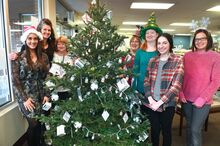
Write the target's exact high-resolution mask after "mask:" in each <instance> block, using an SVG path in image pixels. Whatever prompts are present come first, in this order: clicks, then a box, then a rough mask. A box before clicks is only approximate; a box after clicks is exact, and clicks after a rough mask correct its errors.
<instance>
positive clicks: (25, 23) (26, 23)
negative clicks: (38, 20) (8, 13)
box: [14, 21, 31, 25]
mask: <svg viewBox="0 0 220 146" xmlns="http://www.w3.org/2000/svg"><path fill="white" fill-rule="evenodd" d="M14 24H15V25H31V21H26V22H15V23H14Z"/></svg>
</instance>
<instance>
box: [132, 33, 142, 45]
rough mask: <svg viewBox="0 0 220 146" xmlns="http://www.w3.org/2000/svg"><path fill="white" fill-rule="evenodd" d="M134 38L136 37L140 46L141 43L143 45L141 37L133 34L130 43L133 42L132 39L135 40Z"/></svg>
mask: <svg viewBox="0 0 220 146" xmlns="http://www.w3.org/2000/svg"><path fill="white" fill-rule="evenodd" d="M134 39H136V40H137V41H138V43H139V47H140V45H141V39H140V37H139V36H137V35H133V36H132V37H131V39H130V44H131V42H132V41H134Z"/></svg>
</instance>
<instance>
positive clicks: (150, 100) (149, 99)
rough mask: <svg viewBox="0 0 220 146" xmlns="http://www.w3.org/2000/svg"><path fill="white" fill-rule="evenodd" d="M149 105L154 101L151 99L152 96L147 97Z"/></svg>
mask: <svg viewBox="0 0 220 146" xmlns="http://www.w3.org/2000/svg"><path fill="white" fill-rule="evenodd" d="M148 101H149V104H150V105H151V104H154V103H155V102H156V101H155V100H154V99H153V98H152V96H149V97H148Z"/></svg>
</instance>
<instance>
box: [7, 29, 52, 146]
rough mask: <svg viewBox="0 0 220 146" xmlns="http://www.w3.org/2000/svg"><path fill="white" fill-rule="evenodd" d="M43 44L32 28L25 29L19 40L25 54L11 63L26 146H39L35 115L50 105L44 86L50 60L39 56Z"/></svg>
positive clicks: (40, 37)
mask: <svg viewBox="0 0 220 146" xmlns="http://www.w3.org/2000/svg"><path fill="white" fill-rule="evenodd" d="M42 40H43V36H42V34H41V33H40V32H38V31H37V30H36V29H35V28H34V27H32V26H29V27H25V32H24V33H23V35H22V36H21V42H22V43H24V49H25V50H24V51H22V52H21V53H19V54H18V57H17V59H16V60H14V61H12V62H11V63H12V81H13V89H14V94H15V96H16V98H17V101H18V105H19V108H20V110H21V112H22V114H23V115H24V116H25V117H26V119H27V121H28V124H29V127H28V129H27V134H28V145H29V146H40V139H41V123H40V122H39V121H38V120H36V119H35V115H38V114H41V112H42V105H43V104H44V103H46V102H48V101H49V90H46V89H45V85H44V84H43V83H44V81H45V78H46V76H47V73H48V70H49V60H48V57H47V55H46V54H45V53H43V52H42V46H41V41H42Z"/></svg>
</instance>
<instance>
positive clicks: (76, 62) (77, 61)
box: [74, 58, 85, 68]
mask: <svg viewBox="0 0 220 146" xmlns="http://www.w3.org/2000/svg"><path fill="white" fill-rule="evenodd" d="M74 63H75V66H76V67H78V68H83V67H84V64H85V63H84V62H83V61H82V60H80V59H79V58H78V59H76V60H75V62H74Z"/></svg>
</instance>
